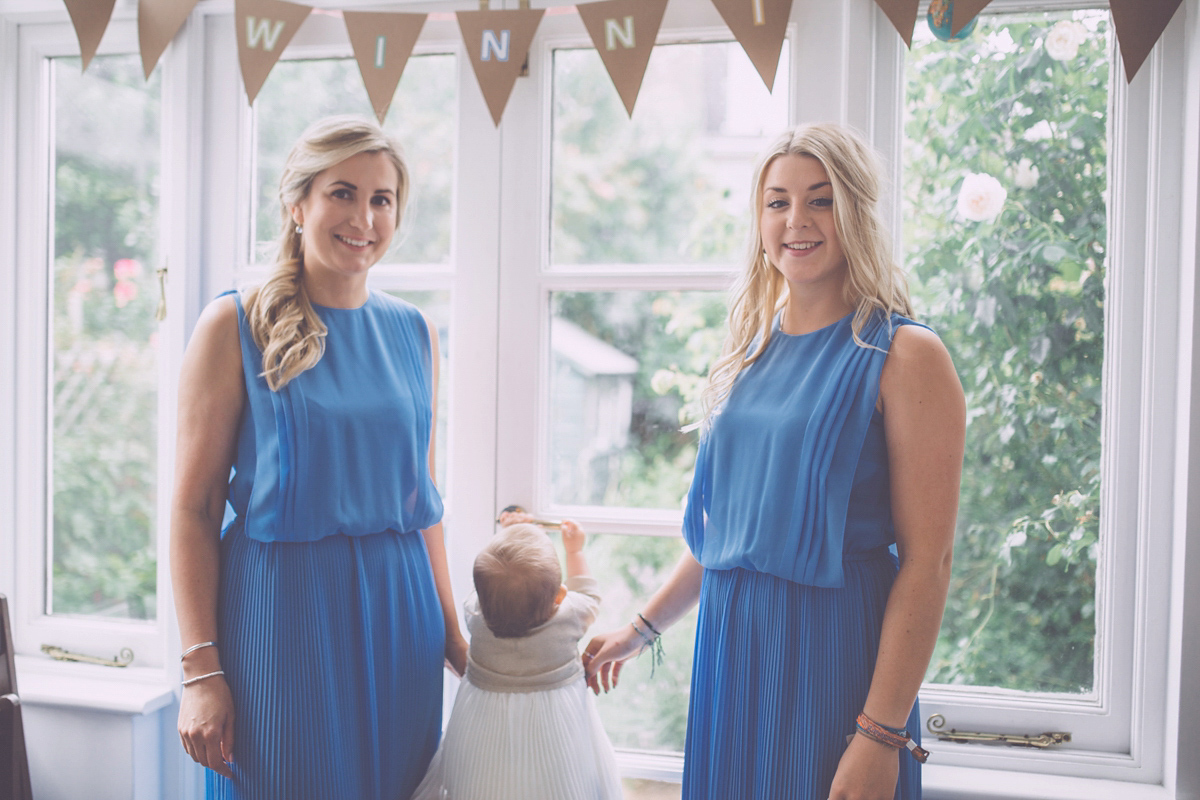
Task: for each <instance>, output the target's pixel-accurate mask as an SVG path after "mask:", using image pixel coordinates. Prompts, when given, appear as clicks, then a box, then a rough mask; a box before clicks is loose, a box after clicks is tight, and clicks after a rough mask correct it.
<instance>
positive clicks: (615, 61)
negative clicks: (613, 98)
mask: <svg viewBox="0 0 1200 800" xmlns="http://www.w3.org/2000/svg"><path fill="white" fill-rule="evenodd" d="M575 8H576V10H577V11H578V12H579V16H580V17H581V18H582V19H583V24H584V27H586V28H587V31H588V34H589V35H590V36H591V37H592V43H593V44H595V45H596V52H598V53H599V54H600V59H601V60H602V61H603V62H604V68H605V69H607V70H608V76H609V77H610V78H612V82H613V85H614V86H615V87H617V94H619V95H620V96H621V102H622V103H624V104H625V111H626V113H627V114H629V116H631V117H632V116H633V104H634V103H636V102H637V96H638V92H639V91H641V88H642V78H644V77H645V75H646V65H647V64H649V63H650V51H651V50H653V49H654V40H655V39H656V38H657V37H658V29H659V27H660V26H661V25H662V18H663V12H665V11H666V10H667V0H608V1H607V2H602V3H581V4H580V5H578V6H576V7H575Z"/></svg>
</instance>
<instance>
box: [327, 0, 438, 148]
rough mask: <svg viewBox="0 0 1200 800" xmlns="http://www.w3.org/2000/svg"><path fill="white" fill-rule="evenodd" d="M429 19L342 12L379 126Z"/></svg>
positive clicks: (414, 15) (375, 12)
mask: <svg viewBox="0 0 1200 800" xmlns="http://www.w3.org/2000/svg"><path fill="white" fill-rule="evenodd" d="M427 16H428V14H401V13H397V12H388V11H343V12H342V17H343V18H344V19H345V20H346V33H347V34H348V35H349V36H350V46H351V47H353V48H354V58H355V59H356V60H357V61H358V71H359V72H361V73H362V78H363V84H364V85H365V86H366V87H367V96H368V97H369V98H371V108H373V109H375V117H376V119H378V120H379V124H380V125H382V124H383V119H384V117H386V116H387V112H388V108H389V107H391V105H392V97H393V96H394V95H395V94H396V86H397V85H398V84H399V83H400V76H401V75H402V74H404V65H405V64H407V63H408V57H409V56H411V55H412V51H413V46H414V45H416V43H417V37H418V36H420V35H421V28H422V27H424V25H425V18H426V17H427Z"/></svg>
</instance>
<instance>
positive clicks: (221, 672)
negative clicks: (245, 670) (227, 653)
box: [179, 642, 225, 686]
mask: <svg viewBox="0 0 1200 800" xmlns="http://www.w3.org/2000/svg"><path fill="white" fill-rule="evenodd" d="M216 646H217V643H216V642H200V643H199V644H194V645H192V646H191V647H189V648H188V649H186V650H184V651H183V653H182V654H181V655H180V656H179V663H180V664H182V663H183V660H184V659H185V658H187V657H188V656H189V655H191V654H192V653H194V652H196V651H197V650H199V649H201V648H202V647H216ZM224 674H225V670H223V669H218V670H216V671H214V672H208V673H205V674H204V675H197V676H196V677H194V678H188V679H187V680H183V681H180V682H179V685H180V686H191V685H192V684H193V683H198V682H200V681H202V680H204V679H205V678H215V677H216V676H218V675H224Z"/></svg>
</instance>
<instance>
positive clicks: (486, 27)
mask: <svg viewBox="0 0 1200 800" xmlns="http://www.w3.org/2000/svg"><path fill="white" fill-rule="evenodd" d="M544 13H546V12H545V9H540V8H539V9H521V10H518V11H459V12H456V16H457V17H458V28H459V30H460V31H462V37H463V44H465V45H466V47H467V56H469V57H470V59H471V66H472V67H473V68H474V69H475V80H477V81H478V82H479V89H480V91H482V92H483V99H484V102H486V103H487V107H488V111H490V112H491V114H492V121H493V122H494V123H495V124H496V125H497V126H499V125H500V117H501V115H503V114H504V107H505V106H506V105H508V98H509V96H510V95H511V94H512V90H513V84H515V83H516V82H517V76H518V75H519V74H520V73H521V67H522V66H523V65H524V64H525V56H527V55H528V54H529V46H530V45H531V44H533V35H534V34H535V33H536V32H537V27H538V23H540V22H541V21H542V14H544Z"/></svg>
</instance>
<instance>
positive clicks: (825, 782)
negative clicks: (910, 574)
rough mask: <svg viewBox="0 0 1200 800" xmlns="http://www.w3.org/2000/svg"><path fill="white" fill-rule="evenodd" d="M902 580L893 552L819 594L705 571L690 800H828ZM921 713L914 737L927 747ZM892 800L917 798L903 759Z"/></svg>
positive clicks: (913, 776) (763, 578)
mask: <svg viewBox="0 0 1200 800" xmlns="http://www.w3.org/2000/svg"><path fill="white" fill-rule="evenodd" d="M895 575H896V561H895V558H894V557H893V556H892V555H891V554H890V553H886V551H885V552H884V553H883V554H882V555H879V556H876V557H872V558H869V559H867V560H861V561H854V560H848V561H847V562H846V563H845V585H844V587H843V588H841V589H822V588H818V587H815V586H806V585H803V584H798V583H793V582H791V581H788V580H785V579H783V578H778V577H775V576H774V575H767V574H765V573H761V572H754V571H750V570H745V569H731V570H707V571H706V572H705V573H704V580H703V584H702V588H701V592H700V617H699V622H698V624H697V629H696V650H695V659H694V665H693V667H692V688H691V697H690V700H689V710H688V731H687V745H686V761H685V762H684V771H683V797H684V798H685V800H701V799H703V800H718V799H719V800H744V798H751V797H753V798H771V799H772V800H783V799H784V798H795V800H825V798H826V797H828V796H829V789H830V784H832V783H833V776H834V773H835V772H836V771H837V767H838V762H839V760H840V759H841V757H842V753H843V752H844V751H845V749H846V737H847V735H849V734H852V733H854V730H855V720H856V718H857V717H858V714H859V712H861V711H862V708H863V702H864V701H865V700H866V697H867V690H868V689H869V688H870V685H871V675H872V672H873V671H874V669H875V658H876V655H877V654H878V651H879V637H880V632H881V630H882V627H883V612H884V607H885V605H886V604H887V597H888V592H889V591H890V590H891V586H892V582H893V580H894V579H895ZM919 720H920V711H919V709H918V708H917V707H914V708H913V711H912V714H911V715H910V716H909V719H908V729H909V731H910V732H912V734H913V736H914V738H915V739H917V740H918V741H919V736H920V728H919ZM898 757H899V758H900V778H899V781H898V782H897V787H896V796H895V797H896V800H919V798H920V797H921V773H920V764H918V763H917V762H916V760H914V759H913V758H912V757H911V756H910V755H909V754H908V753H907V752H902V753H899V754H898Z"/></svg>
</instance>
